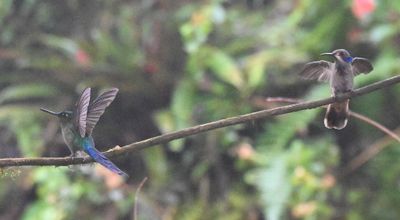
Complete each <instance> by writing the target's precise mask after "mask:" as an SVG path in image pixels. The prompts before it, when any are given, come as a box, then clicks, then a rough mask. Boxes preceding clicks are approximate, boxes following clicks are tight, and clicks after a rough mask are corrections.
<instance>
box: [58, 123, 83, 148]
mask: <svg viewBox="0 0 400 220" xmlns="http://www.w3.org/2000/svg"><path fill="white" fill-rule="evenodd" d="M61 132H62V135H63V138H64V141H65V143H66V144H67V146H68V148H69V150H70V151H71V153H75V152H76V151H78V150H81V147H80V145H79V144H80V142H81V141H80V139H81V137H80V135H79V134H78V132H76V131H75V128H74V126H73V124H72V123H61Z"/></svg>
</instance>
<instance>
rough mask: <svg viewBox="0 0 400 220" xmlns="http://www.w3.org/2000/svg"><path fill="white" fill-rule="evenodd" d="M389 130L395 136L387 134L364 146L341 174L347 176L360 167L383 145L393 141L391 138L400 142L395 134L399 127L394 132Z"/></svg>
mask: <svg viewBox="0 0 400 220" xmlns="http://www.w3.org/2000/svg"><path fill="white" fill-rule="evenodd" d="M390 132H391V133H393V134H394V136H395V137H396V138H395V137H394V136H393V135H388V136H385V137H383V138H381V139H379V140H377V141H375V143H373V144H372V145H371V146H369V147H368V148H366V149H365V150H364V151H362V152H361V153H360V154H358V155H357V156H356V157H355V158H354V159H353V160H351V161H350V162H349V164H348V165H347V166H346V167H345V169H344V171H343V174H342V176H347V175H349V174H350V173H353V172H354V171H355V170H357V169H358V168H360V167H361V166H362V165H364V164H365V163H366V162H368V161H369V160H371V159H372V158H373V157H374V156H375V155H377V154H378V153H379V152H381V151H382V150H383V149H384V148H385V147H387V146H389V144H390V143H392V142H393V139H395V140H397V141H399V142H400V140H399V136H398V135H397V134H398V133H400V128H398V129H396V130H395V131H394V132H393V131H390Z"/></svg>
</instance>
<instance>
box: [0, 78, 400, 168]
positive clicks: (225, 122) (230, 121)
mask: <svg viewBox="0 0 400 220" xmlns="http://www.w3.org/2000/svg"><path fill="white" fill-rule="evenodd" d="M399 82H400V76H394V77H391V78H389V79H385V80H382V81H379V82H376V83H373V84H370V85H368V86H365V87H362V88H359V89H356V90H354V91H353V92H351V93H346V94H344V95H342V96H340V97H336V98H333V97H331V98H326V99H321V100H317V101H309V102H301V103H297V104H292V105H286V106H282V107H278V108H273V109H268V110H262V111H257V112H253V113H249V114H244V115H239V116H235V117H230V118H225V119H221V120H218V121H213V122H209V123H206V124H201V125H197V126H194V127H190V128H186V129H183V130H180V131H175V132H171V133H167V134H164V135H160V136H156V137H152V138H149V139H147V140H143V141H139V142H135V143H132V144H128V145H126V146H123V147H117V148H114V149H112V150H110V151H108V152H106V153H105V155H106V156H107V157H116V156H121V155H127V154H128V153H133V152H136V151H140V150H143V149H145V148H148V147H151V146H155V145H158V144H163V143H167V142H170V141H172V140H176V139H180V138H185V137H188V136H191V135H195V134H199V133H202V132H206V131H210V130H214V129H218V128H223V127H228V126H231V125H237V124H241V123H245V122H250V121H254V120H257V119H261V118H266V117H271V116H276V115H283V114H288V113H291V112H297V111H302V110H306V109H312V108H317V107H320V106H324V105H327V104H330V103H333V102H337V101H343V100H345V99H348V98H352V97H357V96H361V95H364V94H367V93H370V92H373V91H375V90H379V89H384V88H386V87H389V86H391V85H394V84H396V83H399ZM91 162H93V160H92V159H91V158H90V157H88V156H86V157H79V158H76V157H74V158H71V157H43V158H4V159H0V167H11V166H66V165H72V164H85V163H91Z"/></svg>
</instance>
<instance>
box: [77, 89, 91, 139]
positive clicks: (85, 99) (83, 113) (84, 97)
mask: <svg viewBox="0 0 400 220" xmlns="http://www.w3.org/2000/svg"><path fill="white" fill-rule="evenodd" d="M89 102H90V88H86V89H85V90H83V92H82V94H81V96H80V97H79V99H78V102H77V103H76V108H75V112H74V116H75V119H74V123H75V126H76V127H77V129H78V130H79V134H80V135H81V137H85V132H86V119H87V113H88V107H89Z"/></svg>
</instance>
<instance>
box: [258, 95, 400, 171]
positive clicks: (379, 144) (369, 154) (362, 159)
mask: <svg viewBox="0 0 400 220" xmlns="http://www.w3.org/2000/svg"><path fill="white" fill-rule="evenodd" d="M265 100H266V101H267V102H285V103H298V102H301V100H300V99H293V98H285V97H268V98H266V99H265ZM349 115H350V116H353V117H354V118H357V119H359V120H361V121H364V122H366V123H368V124H370V125H372V126H374V127H376V128H377V129H379V130H381V131H382V132H384V133H386V134H387V135H388V136H387V137H385V138H382V139H380V140H378V141H376V142H375V143H374V144H372V145H371V146H370V147H368V148H367V149H365V150H364V151H362V152H361V153H360V154H359V155H357V156H356V157H355V158H354V159H352V160H351V161H350V163H349V164H348V165H347V166H346V167H345V169H344V170H343V173H342V174H341V176H342V177H343V176H347V175H349V174H350V173H352V172H354V171H355V170H357V169H358V168H360V167H361V166H362V165H364V164H365V163H366V162H368V161H369V160H370V159H372V158H373V157H374V156H375V155H377V154H378V153H379V152H381V151H382V150H383V149H384V148H385V147H386V146H388V145H389V143H391V142H392V141H393V139H394V140H396V141H398V142H400V137H399V136H398V135H397V134H396V133H398V132H396V131H395V132H393V131H391V130H389V129H388V128H387V127H385V126H384V125H382V124H380V123H378V122H377V121H374V120H372V119H370V118H368V117H367V116H364V115H361V114H359V113H356V112H353V111H349ZM398 130H399V131H400V129H398Z"/></svg>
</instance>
